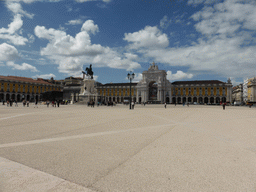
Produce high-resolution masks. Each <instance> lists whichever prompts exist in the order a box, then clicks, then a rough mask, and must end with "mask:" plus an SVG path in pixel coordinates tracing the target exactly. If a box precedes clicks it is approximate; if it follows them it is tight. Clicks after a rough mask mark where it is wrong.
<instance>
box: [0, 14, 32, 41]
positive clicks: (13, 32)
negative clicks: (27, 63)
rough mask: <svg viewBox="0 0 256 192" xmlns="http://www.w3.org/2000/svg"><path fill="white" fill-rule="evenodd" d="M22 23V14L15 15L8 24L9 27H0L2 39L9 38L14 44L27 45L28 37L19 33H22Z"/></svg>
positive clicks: (0, 37)
mask: <svg viewBox="0 0 256 192" xmlns="http://www.w3.org/2000/svg"><path fill="white" fill-rule="evenodd" d="M22 25H23V21H22V19H21V15H20V14H17V15H15V16H14V19H13V21H12V22H11V23H10V24H9V25H8V28H1V29H0V39H7V40H9V41H10V42H11V43H13V44H14V45H25V44H26V42H28V39H27V38H25V37H23V36H20V35H19V34H18V33H21V27H22Z"/></svg>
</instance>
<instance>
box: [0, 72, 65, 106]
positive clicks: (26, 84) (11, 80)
mask: <svg viewBox="0 0 256 192" xmlns="http://www.w3.org/2000/svg"><path fill="white" fill-rule="evenodd" d="M48 91H62V85H61V84H57V83H53V82H52V81H51V80H44V79H41V78H37V79H32V78H27V77H18V76H0V100H1V101H2V100H4V101H8V100H16V101H22V100H23V99H25V100H40V96H41V94H42V93H44V92H48Z"/></svg>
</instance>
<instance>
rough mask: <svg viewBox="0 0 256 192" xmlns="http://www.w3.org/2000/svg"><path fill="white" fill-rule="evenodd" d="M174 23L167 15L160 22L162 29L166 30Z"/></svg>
mask: <svg viewBox="0 0 256 192" xmlns="http://www.w3.org/2000/svg"><path fill="white" fill-rule="evenodd" d="M171 22H172V20H171V19H169V18H168V17H167V16H166V15H165V16H164V17H163V18H162V19H161V20H160V27H161V28H163V29H166V28H167V27H168V26H169V25H170V23H171Z"/></svg>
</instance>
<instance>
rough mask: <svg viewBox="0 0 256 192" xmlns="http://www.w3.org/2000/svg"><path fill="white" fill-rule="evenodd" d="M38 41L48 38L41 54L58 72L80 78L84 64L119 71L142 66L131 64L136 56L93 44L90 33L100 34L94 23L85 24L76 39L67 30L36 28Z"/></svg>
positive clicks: (90, 21) (86, 22)
mask: <svg viewBox="0 0 256 192" xmlns="http://www.w3.org/2000/svg"><path fill="white" fill-rule="evenodd" d="M34 31H35V35H36V36H37V37H38V38H43V39H47V40H48V41H49V43H48V44H47V46H46V47H44V48H42V49H41V55H45V56H47V57H48V58H49V59H51V60H53V61H54V63H55V64H58V65H59V67H58V69H59V71H60V72H62V73H68V74H70V75H79V74H80V73H81V70H82V67H83V64H90V63H92V64H94V65H96V66H98V67H106V66H107V67H111V68H120V69H127V70H131V69H135V68H139V67H140V65H139V64H138V63H137V62H135V61H132V60H133V59H134V58H136V55H134V54H129V53H127V54H125V55H122V54H120V53H118V52H117V51H114V50H113V49H111V48H109V47H104V46H101V45H100V44H92V43H91V38H90V34H91V33H92V34H95V33H96V32H97V31H98V25H95V24H94V22H93V21H92V20H88V21H85V22H84V24H83V27H82V29H81V32H79V33H77V34H76V36H75V37H73V36H71V35H68V34H67V33H66V32H64V31H60V30H56V29H52V28H50V29H46V28H45V27H44V26H36V27H35V30H34Z"/></svg>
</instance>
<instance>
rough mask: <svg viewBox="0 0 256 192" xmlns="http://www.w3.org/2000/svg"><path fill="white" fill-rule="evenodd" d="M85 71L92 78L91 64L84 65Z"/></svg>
mask: <svg viewBox="0 0 256 192" xmlns="http://www.w3.org/2000/svg"><path fill="white" fill-rule="evenodd" d="M85 71H86V72H87V73H86V75H87V76H90V77H91V79H93V71H92V64H90V67H89V68H88V67H86V69H85ZM82 73H83V74H85V72H84V71H82Z"/></svg>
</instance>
